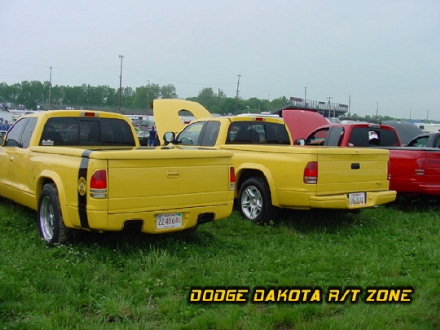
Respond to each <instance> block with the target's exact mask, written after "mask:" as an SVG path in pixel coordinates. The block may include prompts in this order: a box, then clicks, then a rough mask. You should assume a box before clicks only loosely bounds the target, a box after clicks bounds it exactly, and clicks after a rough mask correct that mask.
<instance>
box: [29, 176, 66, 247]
mask: <svg viewBox="0 0 440 330" xmlns="http://www.w3.org/2000/svg"><path fill="white" fill-rule="evenodd" d="M37 221H38V227H39V229H40V236H41V238H42V239H43V240H44V241H46V243H47V244H49V245H56V244H65V243H71V242H73V240H74V229H71V228H67V227H66V226H65V225H64V220H63V215H62V214H61V207H60V199H59V196H58V190H57V188H56V186H55V185H54V184H52V183H47V184H45V185H44V187H43V190H42V191H41V194H40V200H39V203H38V218H37Z"/></svg>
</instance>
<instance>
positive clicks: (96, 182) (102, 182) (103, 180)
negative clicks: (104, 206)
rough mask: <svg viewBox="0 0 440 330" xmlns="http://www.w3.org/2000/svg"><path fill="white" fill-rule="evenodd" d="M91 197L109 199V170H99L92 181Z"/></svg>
mask: <svg viewBox="0 0 440 330" xmlns="http://www.w3.org/2000/svg"><path fill="white" fill-rule="evenodd" d="M90 196H92V197H93V198H107V170H97V171H95V173H93V175H92V178H91V180H90Z"/></svg>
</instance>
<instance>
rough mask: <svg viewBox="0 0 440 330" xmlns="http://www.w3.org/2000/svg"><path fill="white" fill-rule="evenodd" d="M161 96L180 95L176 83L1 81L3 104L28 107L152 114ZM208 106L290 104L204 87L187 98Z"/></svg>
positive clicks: (239, 109) (238, 108)
mask: <svg viewBox="0 0 440 330" xmlns="http://www.w3.org/2000/svg"><path fill="white" fill-rule="evenodd" d="M158 98H178V95H177V92H176V88H175V87H174V85H171V84H169V85H163V86H160V85H158V84H154V83H153V84H148V85H145V86H140V87H136V88H132V87H123V88H122V90H121V92H120V90H119V88H111V87H109V86H91V85H88V84H82V85H81V86H63V85H55V86H50V83H49V82H48V81H45V82H40V81H22V82H21V83H15V84H12V85H8V84H6V83H0V104H3V105H4V106H5V105H6V104H9V103H10V104H11V106H12V107H17V106H19V105H21V106H22V107H24V108H26V109H37V108H40V109H65V108H67V107H73V108H77V107H83V108H87V107H88V108H94V107H102V108H104V109H106V110H117V109H119V103H120V105H121V109H122V110H123V112H133V111H134V112H137V113H139V112H146V113H151V104H152V101H153V100H154V99H158ZM187 99H188V100H192V101H196V102H199V103H200V104H202V105H203V106H205V107H206V108H207V109H209V110H210V111H212V112H214V113H220V114H229V113H231V114H236V113H243V112H261V111H270V110H278V109H281V108H282V107H283V106H285V105H286V104H287V103H288V99H287V98H286V97H280V98H277V99H274V100H272V101H269V100H261V99H258V98H255V97H254V98H250V99H248V100H243V99H241V98H235V97H227V96H226V94H225V93H224V91H222V90H218V92H217V93H216V92H214V90H213V89H212V88H209V87H208V88H203V89H202V90H201V91H200V92H199V94H198V95H197V96H196V97H190V98H187Z"/></svg>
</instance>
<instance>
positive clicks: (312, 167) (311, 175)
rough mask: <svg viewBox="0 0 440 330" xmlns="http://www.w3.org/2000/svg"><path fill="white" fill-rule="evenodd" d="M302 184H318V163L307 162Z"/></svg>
mask: <svg viewBox="0 0 440 330" xmlns="http://www.w3.org/2000/svg"><path fill="white" fill-rule="evenodd" d="M304 183H307V184H316V183H318V162H316V161H313V162H308V163H307V165H306V168H305V169H304Z"/></svg>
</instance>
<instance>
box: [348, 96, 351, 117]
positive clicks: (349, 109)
mask: <svg viewBox="0 0 440 330" xmlns="http://www.w3.org/2000/svg"><path fill="white" fill-rule="evenodd" d="M350 115H351V95H348V117H350Z"/></svg>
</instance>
